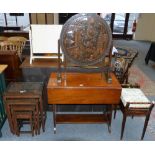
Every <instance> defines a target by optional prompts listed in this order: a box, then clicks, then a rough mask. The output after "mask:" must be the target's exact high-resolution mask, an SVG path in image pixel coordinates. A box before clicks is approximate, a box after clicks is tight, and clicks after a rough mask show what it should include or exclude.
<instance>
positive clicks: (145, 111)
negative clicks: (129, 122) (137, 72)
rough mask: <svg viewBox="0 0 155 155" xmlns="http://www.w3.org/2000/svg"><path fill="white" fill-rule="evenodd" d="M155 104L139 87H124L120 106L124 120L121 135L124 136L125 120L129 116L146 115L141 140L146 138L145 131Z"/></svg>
mask: <svg viewBox="0 0 155 155" xmlns="http://www.w3.org/2000/svg"><path fill="white" fill-rule="evenodd" d="M153 106H154V104H153V103H151V102H150V101H149V100H148V98H147V97H146V96H145V95H144V93H143V92H142V90H141V89H138V88H123V89H122V93H121V104H120V108H121V110H122V112H123V121H122V129H121V137H120V139H122V138H123V133H124V128H125V122H126V117H127V116H145V117H146V119H145V123H144V128H143V132H142V136H141V140H142V139H143V138H144V135H145V131H146V128H147V125H148V121H149V118H150V114H151V110H152V108H153Z"/></svg>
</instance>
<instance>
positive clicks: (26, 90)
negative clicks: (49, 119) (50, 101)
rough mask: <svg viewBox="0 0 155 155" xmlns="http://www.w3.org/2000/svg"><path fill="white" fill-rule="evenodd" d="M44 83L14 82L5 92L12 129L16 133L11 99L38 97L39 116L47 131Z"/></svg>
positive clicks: (6, 106) (43, 127) (22, 99)
mask: <svg viewBox="0 0 155 155" xmlns="http://www.w3.org/2000/svg"><path fill="white" fill-rule="evenodd" d="M43 93H44V85H43V83H42V82H12V83H10V84H9V85H8V87H7V89H6V91H5V93H4V96H3V98H4V102H5V108H6V113H7V117H8V122H9V126H10V131H11V132H12V133H13V134H14V125H13V121H12V118H11V106H10V104H9V103H8V102H7V101H9V100H11V101H13V100H21V101H24V100H28V99H30V100H31V99H37V100H38V101H39V117H40V120H41V125H42V129H43V131H45V120H46V110H45V104H44V99H43V96H44V94H43Z"/></svg>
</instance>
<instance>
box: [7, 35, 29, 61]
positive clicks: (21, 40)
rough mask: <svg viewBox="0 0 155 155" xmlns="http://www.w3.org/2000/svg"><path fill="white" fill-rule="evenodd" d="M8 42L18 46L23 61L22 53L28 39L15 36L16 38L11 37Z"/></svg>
mask: <svg viewBox="0 0 155 155" xmlns="http://www.w3.org/2000/svg"><path fill="white" fill-rule="evenodd" d="M7 40H8V41H10V42H11V43H12V44H14V45H15V46H17V53H18V56H19V58H20V59H21V60H22V52H23V48H24V46H25V43H26V41H27V39H26V38H25V37H21V36H14V37H9V38H8V39H7Z"/></svg>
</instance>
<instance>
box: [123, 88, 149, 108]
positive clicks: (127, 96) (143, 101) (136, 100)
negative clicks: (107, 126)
mask: <svg viewBox="0 0 155 155" xmlns="http://www.w3.org/2000/svg"><path fill="white" fill-rule="evenodd" d="M121 100H122V103H123V104H124V106H126V105H127V103H130V104H129V108H149V107H150V105H151V104H150V101H149V100H148V98H147V97H146V96H145V95H144V93H143V92H142V90H141V89H138V88H132V89H131V88H122V94H121Z"/></svg>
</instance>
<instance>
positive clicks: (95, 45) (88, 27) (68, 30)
mask: <svg viewBox="0 0 155 155" xmlns="http://www.w3.org/2000/svg"><path fill="white" fill-rule="evenodd" d="M111 40H112V35H111V30H110V28H109V26H108V24H107V23H106V21H104V20H103V18H101V17H100V16H98V15H97V14H76V15H74V16H72V17H71V18H70V19H69V20H68V21H67V22H66V23H65V24H64V26H63V28H62V31H61V36H60V45H61V48H62V52H64V55H65V56H66V57H67V58H68V59H69V60H70V61H72V62H73V63H75V64H78V65H93V64H96V63H98V62H100V61H101V60H103V59H104V58H105V56H106V55H108V54H109V52H111V51H110V47H111Z"/></svg>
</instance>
